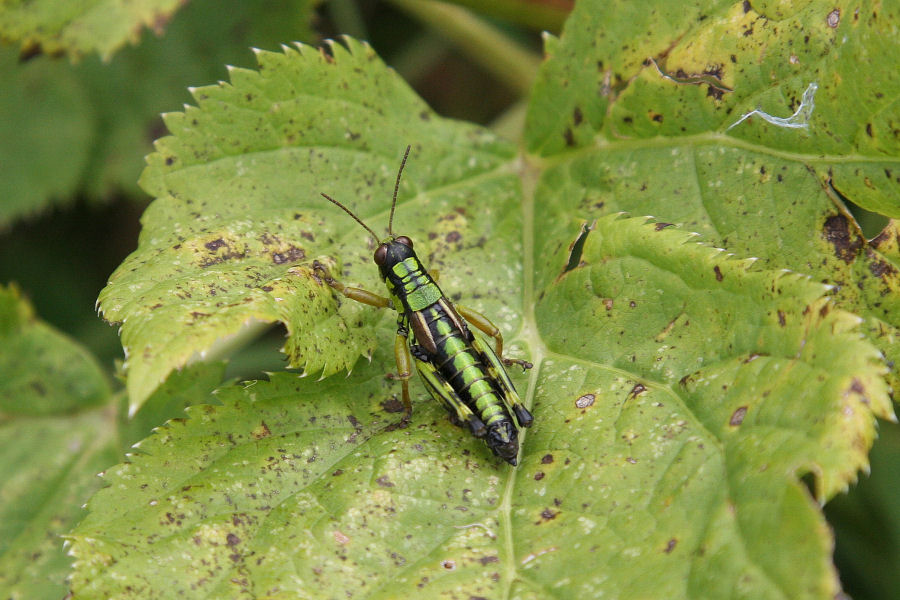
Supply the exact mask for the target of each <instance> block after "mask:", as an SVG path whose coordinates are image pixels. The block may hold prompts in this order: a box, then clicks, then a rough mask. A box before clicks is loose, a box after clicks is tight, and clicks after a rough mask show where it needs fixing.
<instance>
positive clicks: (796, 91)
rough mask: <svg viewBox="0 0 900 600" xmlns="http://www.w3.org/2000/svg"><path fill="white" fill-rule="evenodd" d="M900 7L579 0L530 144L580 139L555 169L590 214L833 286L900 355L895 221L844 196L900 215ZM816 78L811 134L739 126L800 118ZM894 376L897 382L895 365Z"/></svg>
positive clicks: (545, 84)
mask: <svg viewBox="0 0 900 600" xmlns="http://www.w3.org/2000/svg"><path fill="white" fill-rule="evenodd" d="M898 10H900V6H898V5H897V3H896V2H889V3H864V4H863V5H857V4H854V5H845V4H843V3H837V4H836V5H835V4H832V3H823V2H806V3H794V4H792V5H790V6H781V5H778V6H767V5H762V4H758V3H752V5H751V4H750V3H744V4H741V3H718V4H712V3H697V4H695V5H683V4H679V5H677V6H676V5H671V8H664V7H661V9H660V10H656V11H643V10H641V11H629V10H627V9H623V8H621V7H618V8H614V7H604V9H603V10H600V9H598V8H597V7H596V5H595V4H594V3H592V2H583V3H580V4H579V6H578V9H577V12H576V15H575V16H574V17H573V18H572V20H571V22H570V26H569V27H568V29H567V30H566V35H565V36H564V37H563V38H562V39H561V40H554V39H551V40H550V43H549V44H548V51H549V52H550V54H551V56H552V57H553V58H552V60H550V61H548V62H547V63H546V66H545V68H544V69H543V71H542V73H541V75H540V77H539V82H538V84H537V86H536V88H535V92H534V99H533V102H532V104H531V107H530V117H529V126H528V128H527V133H526V137H527V142H528V145H529V148H530V149H531V150H532V151H534V152H539V153H541V154H545V155H552V154H557V153H559V152H562V151H564V150H566V151H569V150H577V152H576V153H574V154H571V153H569V154H566V156H567V157H568V159H567V160H565V161H556V160H554V161H553V162H552V163H550V164H549V165H548V167H549V168H548V169H547V170H546V172H545V173H544V179H543V181H544V182H546V185H547V187H549V188H554V191H553V192H551V193H563V194H566V195H567V196H568V197H569V198H572V199H577V201H578V203H579V214H581V215H582V216H583V217H584V218H586V219H589V218H591V217H592V216H593V215H597V214H606V213H609V212H615V211H620V210H625V211H629V212H633V213H637V214H652V215H655V216H657V217H659V218H661V219H663V220H666V221H672V222H675V223H680V224H683V225H684V226H685V227H688V228H690V229H691V230H693V231H696V232H699V233H702V234H703V235H704V237H705V239H707V240H709V241H710V242H712V243H714V244H716V245H719V246H722V247H725V248H727V249H729V250H730V251H733V252H735V253H736V254H738V255H744V256H756V257H760V258H761V259H762V260H764V261H765V263H766V264H767V265H768V266H770V267H772V268H789V269H794V270H797V271H800V272H803V273H807V274H810V275H812V276H813V277H814V278H816V279H817V280H820V281H825V282H828V283H831V284H834V285H835V289H834V290H833V292H832V293H833V295H834V297H835V299H836V301H837V303H838V306H840V307H842V308H845V309H847V310H849V311H851V312H854V313H856V314H859V315H860V316H862V317H863V318H864V319H865V326H864V328H865V331H866V333H867V335H869V336H870V339H871V340H872V341H873V342H874V343H875V344H876V345H877V346H878V347H879V349H880V350H881V351H882V352H883V353H884V354H885V355H886V356H887V357H888V360H889V362H890V363H891V364H897V363H898V361H900V344H898V340H900V330H898V325H900V320H898V315H900V312H898V305H897V302H898V295H897V290H898V289H900V281H898V277H897V275H898V265H900V262H898V260H897V254H896V250H895V249H894V250H891V249H890V248H889V247H888V246H889V245H890V238H891V232H892V231H893V229H889V230H886V231H885V233H884V234H883V235H882V236H880V237H879V238H878V239H877V240H876V241H875V243H874V244H873V245H869V244H868V243H867V242H866V240H865V239H864V237H863V235H862V233H861V232H860V230H859V228H858V226H857V225H856V224H855V222H854V221H853V219H852V217H850V215H849V213H848V212H847V211H846V209H845V207H844V205H843V203H842V200H841V199H840V197H839V194H843V195H844V196H846V197H848V198H849V199H850V200H852V201H853V202H855V203H856V204H859V205H861V206H864V207H867V208H869V209H870V210H873V211H877V212H881V213H883V214H886V215H890V216H896V215H897V214H898V212H900V178H898V174H900V158H898V156H900V129H898V128H897V127H896V123H897V119H898V117H897V114H898V113H897V110H896V102H897V98H898V94H900V75H898V74H900V68H898V61H897V57H898V56H900V53H898V52H897V50H898V49H900V46H898V38H897V37H896V36H895V35H893V34H892V33H891V32H890V31H891V28H892V27H893V25H892V23H893V22H894V21H895V20H896V18H897V14H898ZM612 31H615V32H619V33H618V34H617V35H616V36H612V35H610V34H609V32H612ZM651 31H652V32H653V35H652V36H650V35H638V32H651ZM620 34H621V36H624V37H625V38H627V39H628V40H629V43H628V45H627V47H625V48H619V47H618V44H619V40H620V39H621V37H620ZM648 57H652V60H651V59H650V58H648ZM810 83H817V85H818V91H817V92H816V93H815V96H814V108H813V109H812V112H811V116H810V118H809V122H808V126H807V127H806V128H799V129H796V128H787V127H780V126H776V125H773V124H770V123H768V122H766V121H765V120H763V119H761V118H760V117H759V116H758V115H757V116H754V117H753V118H751V119H748V120H746V121H744V122H742V123H740V124H738V125H736V126H734V127H733V128H730V129H729V127H730V126H731V125H734V124H735V123H736V122H737V121H738V120H739V117H740V115H742V114H745V113H747V112H750V111H751V110H753V109H754V108H756V107H757V106H760V107H761V108H762V109H763V110H765V111H767V112H768V113H771V114H772V115H777V116H779V117H787V116H789V115H791V114H792V113H793V112H794V111H795V110H796V109H797V108H798V105H799V103H800V100H801V97H802V95H803V93H804V92H805V91H806V90H807V89H808V86H809V84H810ZM561 88H562V89H566V90H567V93H566V94H562V95H561V94H560V93H559V90H560V89H561ZM729 90H733V91H729ZM598 92H599V96H598V95H597V94H598ZM892 123H893V124H892ZM890 380H891V382H892V384H893V385H894V387H897V386H898V385H900V379H898V378H897V377H896V374H895V373H892V374H891V376H890Z"/></svg>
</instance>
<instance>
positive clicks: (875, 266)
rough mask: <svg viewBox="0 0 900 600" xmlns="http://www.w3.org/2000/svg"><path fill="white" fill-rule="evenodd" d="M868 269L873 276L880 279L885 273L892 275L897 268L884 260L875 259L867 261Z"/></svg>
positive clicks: (895, 272)
mask: <svg viewBox="0 0 900 600" xmlns="http://www.w3.org/2000/svg"><path fill="white" fill-rule="evenodd" d="M869 271H870V272H871V273H872V275H874V276H875V277H878V278H879V279H881V278H882V277H884V276H885V275H888V276H894V275H896V274H897V269H895V268H894V266H893V265H892V264H890V263H889V262H887V261H884V260H878V259H875V260H873V261H872V262H870V263H869Z"/></svg>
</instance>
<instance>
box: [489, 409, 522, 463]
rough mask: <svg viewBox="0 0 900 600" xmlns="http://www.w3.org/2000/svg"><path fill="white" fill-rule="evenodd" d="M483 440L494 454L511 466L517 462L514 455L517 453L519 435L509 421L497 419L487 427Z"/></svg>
mask: <svg viewBox="0 0 900 600" xmlns="http://www.w3.org/2000/svg"><path fill="white" fill-rule="evenodd" d="M485 441H486V442H487V445H488V447H489V448H490V449H491V450H493V451H494V454H496V455H497V456H499V457H500V458H502V459H503V460H505V461H506V462H508V463H509V464H511V465H512V466H516V464H517V463H518V461H517V460H516V457H517V456H518V454H519V435H518V432H516V427H515V425H513V424H512V422H511V421H509V420H503V421H498V422H497V423H494V424H493V425H491V426H490V427H488V432H487V439H486V440H485Z"/></svg>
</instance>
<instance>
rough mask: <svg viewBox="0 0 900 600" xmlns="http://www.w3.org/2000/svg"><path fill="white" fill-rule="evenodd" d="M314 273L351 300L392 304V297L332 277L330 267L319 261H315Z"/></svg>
mask: <svg viewBox="0 0 900 600" xmlns="http://www.w3.org/2000/svg"><path fill="white" fill-rule="evenodd" d="M313 273H315V274H316V277H318V278H320V279H321V280H322V281H324V282H325V283H326V284H328V286H329V287H331V288H334V289H335V290H337V291H338V292H340V293H341V294H343V295H344V296H346V297H347V298H350V299H351V300H355V301H357V302H361V303H362V304H368V305H369V306H374V307H375V308H387V307H389V306H390V305H391V300H390V298H385V297H384V296H379V295H378V294H376V293H374V292H370V291H368V290H363V289H360V288H355V287H349V286H346V285H344V284H343V283H341V282H340V281H338V280H337V279H335V278H334V277H332V276H331V272H330V271H329V270H328V268H327V267H326V266H325V265H323V264H322V263H320V262H319V261H313Z"/></svg>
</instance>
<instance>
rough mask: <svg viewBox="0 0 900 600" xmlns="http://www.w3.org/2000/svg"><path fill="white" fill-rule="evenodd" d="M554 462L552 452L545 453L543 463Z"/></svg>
mask: <svg viewBox="0 0 900 600" xmlns="http://www.w3.org/2000/svg"><path fill="white" fill-rule="evenodd" d="M552 462H553V455H552V454H545V455H544V456H543V457H542V458H541V464H543V465H549V464H550V463H552Z"/></svg>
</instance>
